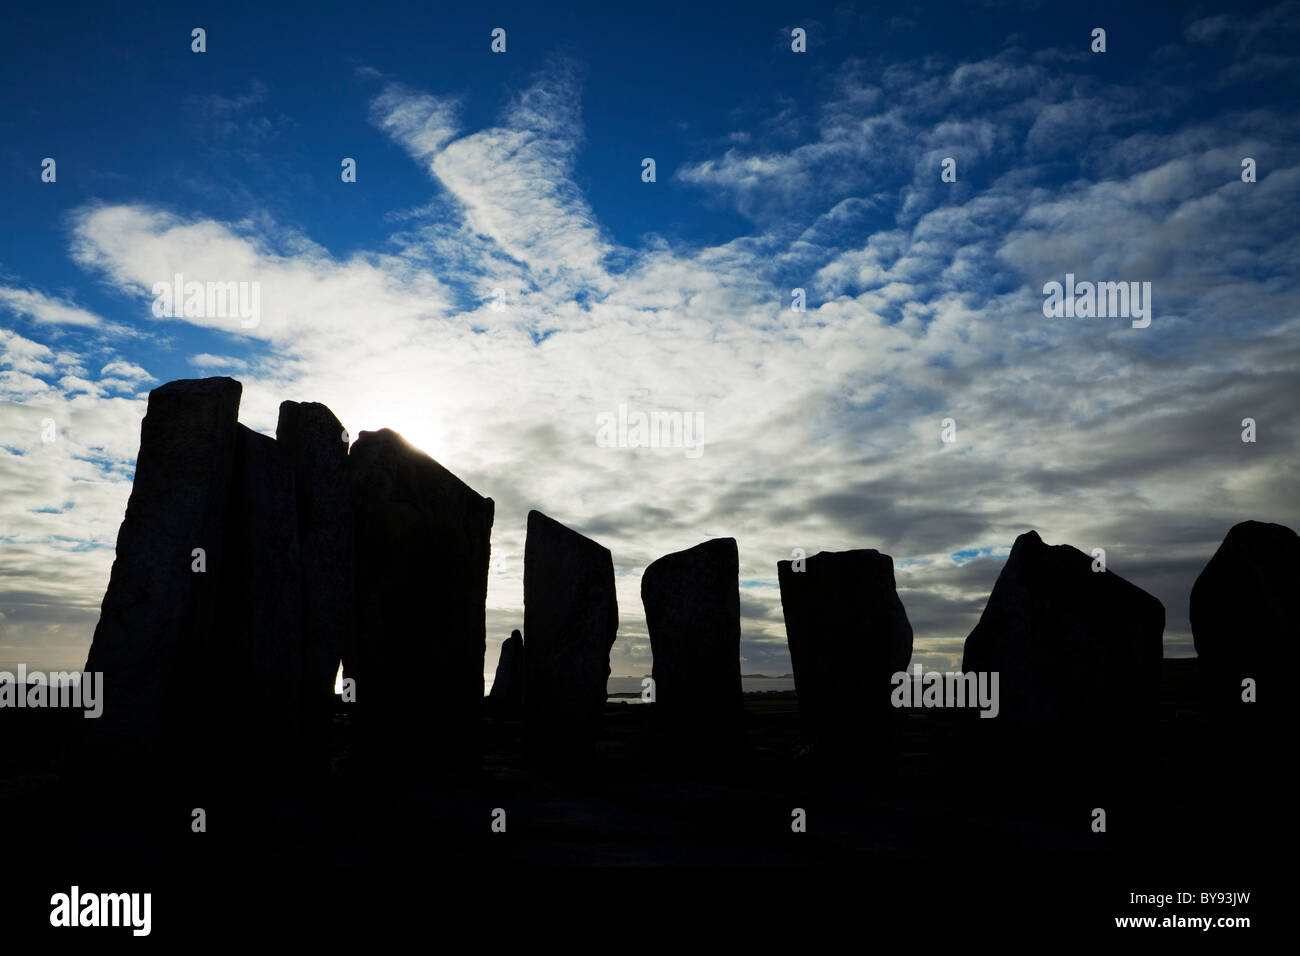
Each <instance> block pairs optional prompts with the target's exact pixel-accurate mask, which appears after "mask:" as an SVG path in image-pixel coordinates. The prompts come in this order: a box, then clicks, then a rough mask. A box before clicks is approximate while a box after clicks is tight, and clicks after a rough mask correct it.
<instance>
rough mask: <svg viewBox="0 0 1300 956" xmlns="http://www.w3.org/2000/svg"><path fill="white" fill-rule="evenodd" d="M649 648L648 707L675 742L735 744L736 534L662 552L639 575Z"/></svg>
mask: <svg viewBox="0 0 1300 956" xmlns="http://www.w3.org/2000/svg"><path fill="white" fill-rule="evenodd" d="M641 603H642V604H644V605H645V617H646V625H647V627H648V628H649V631H650V647H651V651H652V652H653V654H654V670H653V676H654V682H655V703H654V711H655V715H656V719H657V721H658V722H659V724H660V726H661V727H663V728H664V729H665V730H667V731H668V732H669V733H670V734H672V735H674V736H676V737H679V738H680V741H679V742H686V743H691V744H693V745H695V744H698V745H700V746H704V747H708V746H710V745H714V744H718V743H722V742H724V741H725V742H735V735H736V734H737V733H738V731H739V730H740V716H741V693H740V558H739V554H738V553H737V550H736V539H735V538H716V539H714V540H712V541H706V542H704V543H703V544H699V545H696V546H695V547H693V548H690V549H688V550H686V551H678V552H676V553H675V554H669V555H665V556H664V557H662V558H660V559H659V560H657V561H655V562H654V563H652V564H651V565H650V566H649V567H647V568H646V569H645V574H644V575H642V577H641Z"/></svg>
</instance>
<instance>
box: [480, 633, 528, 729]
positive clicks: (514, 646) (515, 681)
mask: <svg viewBox="0 0 1300 956" xmlns="http://www.w3.org/2000/svg"><path fill="white" fill-rule="evenodd" d="M488 701H489V710H490V712H491V713H492V714H493V716H496V717H504V718H507V719H515V718H518V717H519V716H520V714H521V713H522V711H523V706H524V639H523V637H522V636H521V635H520V633H519V632H518V631H511V632H510V636H509V637H507V638H506V639H505V641H504V642H502V644H501V656H500V658H498V659H497V676H496V679H495V680H494V681H492V691H491V692H490V693H489V694H488Z"/></svg>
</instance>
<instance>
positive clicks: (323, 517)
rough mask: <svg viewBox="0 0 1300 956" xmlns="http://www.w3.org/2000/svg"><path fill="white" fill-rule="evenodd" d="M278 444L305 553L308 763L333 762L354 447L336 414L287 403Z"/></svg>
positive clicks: (348, 600) (348, 590)
mask: <svg viewBox="0 0 1300 956" xmlns="http://www.w3.org/2000/svg"><path fill="white" fill-rule="evenodd" d="M275 435H276V440H277V441H278V442H279V444H280V446H281V447H282V448H283V449H284V451H285V453H286V454H287V455H288V457H289V460H290V461H291V462H292V463H293V471H294V484H295V487H296V490H297V510H298V536H299V540H300V542H301V547H302V612H303V613H302V642H303V653H302V695H303V698H302V705H303V713H302V719H303V736H304V740H303V745H304V750H305V756H306V759H307V761H308V762H309V763H310V764H312V765H314V766H315V767H316V768H317V769H323V768H324V766H325V765H326V763H325V762H326V760H327V759H328V742H329V729H330V721H331V718H332V715H333V708H334V680H335V678H336V677H337V676H338V669H339V662H340V661H341V660H342V658H343V642H344V636H345V635H346V633H347V630H348V627H349V624H350V621H351V614H352V524H351V515H350V511H349V505H348V476H347V464H348V444H347V439H346V438H345V437H344V433H343V425H342V424H341V423H340V422H339V420H338V419H337V418H335V417H334V413H333V412H331V411H330V410H329V409H328V408H326V407H325V406H324V405H321V404H319V403H316V402H303V403H299V402H282V403H281V404H280V420H279V424H278V425H277V426H276V430H275Z"/></svg>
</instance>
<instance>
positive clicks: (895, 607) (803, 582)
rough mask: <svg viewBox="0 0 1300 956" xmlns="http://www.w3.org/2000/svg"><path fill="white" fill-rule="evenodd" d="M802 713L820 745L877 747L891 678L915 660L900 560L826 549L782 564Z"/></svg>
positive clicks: (865, 552)
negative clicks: (897, 570) (798, 563)
mask: <svg viewBox="0 0 1300 956" xmlns="http://www.w3.org/2000/svg"><path fill="white" fill-rule="evenodd" d="M777 577H778V580H779V582H780V585H781V609H782V611H783V612H784V614H785V628H786V638H787V640H788V642H789V645H790V661H791V664H792V665H793V668H794V680H795V689H796V691H797V693H798V695H799V710H800V712H801V714H803V716H804V719H805V722H806V726H807V727H808V729H809V730H810V731H811V732H812V733H813V734H814V735H815V736H816V737H818V738H819V739H822V740H827V741H842V740H849V741H853V742H855V743H870V742H872V741H874V740H877V739H878V738H879V737H880V736H882V735H883V730H882V727H881V724H882V721H883V720H884V719H885V718H887V716H888V712H889V711H890V709H891V708H890V703H889V694H890V690H891V685H890V681H889V679H890V677H891V675H893V674H894V673H895V672H896V671H901V670H905V669H906V667H907V664H908V661H909V660H910V659H911V656H912V626H911V624H909V623H908V620H907V611H906V610H904V608H903V602H902V601H901V600H899V597H898V591H897V589H896V588H895V585H894V562H893V559H892V558H891V557H890V556H889V555H887V554H881V553H880V552H878V551H873V550H855V551H823V552H821V553H820V554H815V555H813V556H812V557H810V558H806V559H804V570H802V571H796V570H795V562H793V561H779V562H777Z"/></svg>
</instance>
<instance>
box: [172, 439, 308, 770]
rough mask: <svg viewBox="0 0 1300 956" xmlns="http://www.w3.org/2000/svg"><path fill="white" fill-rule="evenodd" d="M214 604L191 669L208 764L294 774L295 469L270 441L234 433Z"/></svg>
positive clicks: (297, 637) (297, 638)
mask: <svg viewBox="0 0 1300 956" xmlns="http://www.w3.org/2000/svg"><path fill="white" fill-rule="evenodd" d="M229 515H230V518H229V523H228V525H227V528H226V540H225V546H224V560H223V561H222V562H221V564H220V566H219V567H217V568H216V571H217V573H218V579H219V587H220V589H221V595H222V600H221V601H220V604H219V606H218V607H217V614H216V622H215V623H216V626H215V627H214V628H213V630H212V631H211V633H210V635H209V641H208V644H207V646H206V647H205V648H203V649H202V653H201V657H200V659H199V660H198V661H196V666H195V668H194V674H193V683H194V684H196V685H197V686H199V687H202V688H203V693H201V694H200V695H199V699H201V700H203V701H205V703H206V708H205V716H206V717H207V718H208V720H209V723H210V739H213V740H214V741H217V742H218V749H217V750H216V753H215V754H214V756H217V757H218V758H224V762H225V764H226V766H225V767H218V768H214V769H216V770H217V771H218V772H219V773H222V774H223V775H227V776H228V775H229V772H230V768H234V767H239V766H241V765H244V766H247V767H248V769H250V770H252V771H255V772H257V773H262V774H267V773H269V774H273V775H279V774H288V773H291V772H292V771H293V770H295V769H296V761H297V759H298V755H299V752H300V748H301V743H302V741H301V737H300V736H299V734H300V730H301V720H300V693H301V683H302V663H301V662H302V639H301V619H302V592H301V589H302V564H301V553H300V548H299V539H298V530H299V525H298V514H297V505H296V494H295V483H294V472H293V463H292V461H291V460H290V458H289V456H288V455H286V454H285V452H284V449H283V448H282V447H281V446H280V445H279V444H278V443H277V442H276V440H275V439H274V438H271V437H269V436H267V435H262V434H259V433H257V432H255V431H252V430H251V429H248V428H245V427H244V426H243V425H239V426H237V427H236V431H235V468H234V473H233V480H232V482H231V493H230V510H229Z"/></svg>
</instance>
